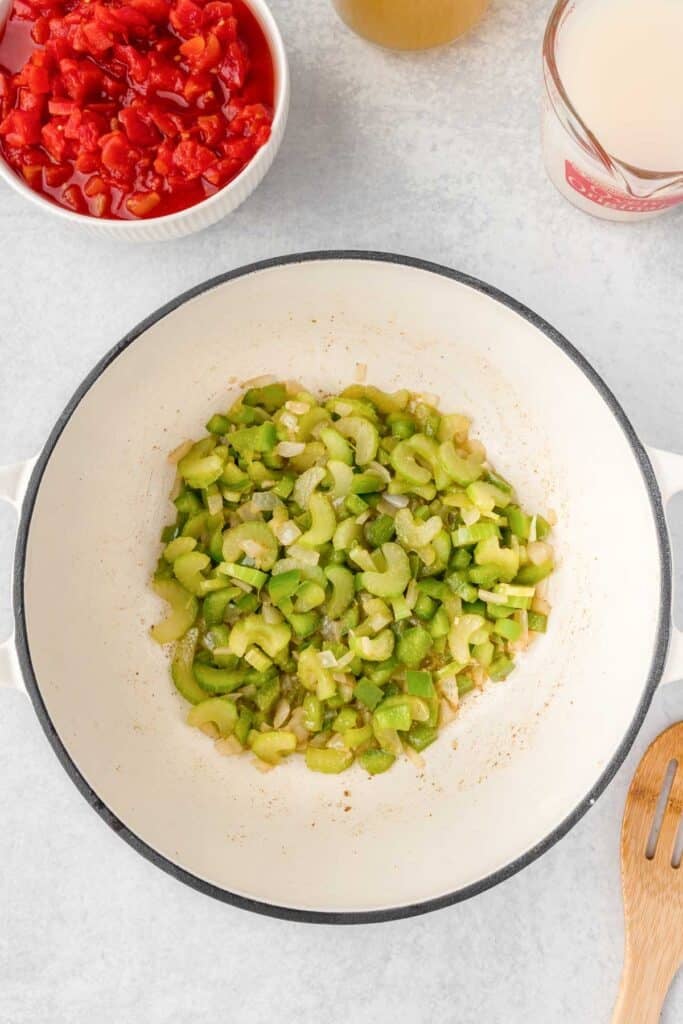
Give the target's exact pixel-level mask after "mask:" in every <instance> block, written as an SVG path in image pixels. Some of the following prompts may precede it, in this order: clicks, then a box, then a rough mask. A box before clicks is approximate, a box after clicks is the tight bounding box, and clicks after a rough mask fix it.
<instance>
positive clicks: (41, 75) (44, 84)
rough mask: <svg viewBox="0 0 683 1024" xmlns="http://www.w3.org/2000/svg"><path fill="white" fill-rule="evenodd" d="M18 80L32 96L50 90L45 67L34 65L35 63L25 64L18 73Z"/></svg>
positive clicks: (48, 77)
mask: <svg viewBox="0 0 683 1024" xmlns="http://www.w3.org/2000/svg"><path fill="white" fill-rule="evenodd" d="M18 81H19V82H20V83H21V85H25V86H26V88H27V89H28V91H29V92H31V93H33V95H34V96H38V95H40V94H41V93H48V92H49V91H50V76H49V74H48V72H47V68H44V67H36V65H35V64H27V65H26V66H25V67H24V70H23V71H22V73H21V75H19V78H18Z"/></svg>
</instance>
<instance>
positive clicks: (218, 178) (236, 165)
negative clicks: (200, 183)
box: [203, 158, 243, 188]
mask: <svg viewBox="0 0 683 1024" xmlns="http://www.w3.org/2000/svg"><path fill="white" fill-rule="evenodd" d="M242 166H243V165H242V164H241V163H240V161H239V160H229V159H227V158H225V159H223V160H216V161H215V163H213V164H212V165H211V167H208V168H207V169H206V170H205V171H204V175H203V177H204V178H206V180H207V181H208V182H209V184H211V185H213V186H214V187H215V188H223V187H224V186H225V185H227V184H228V182H229V181H232V179H233V178H234V177H236V176H237V174H239V172H240V169H241V167H242Z"/></svg>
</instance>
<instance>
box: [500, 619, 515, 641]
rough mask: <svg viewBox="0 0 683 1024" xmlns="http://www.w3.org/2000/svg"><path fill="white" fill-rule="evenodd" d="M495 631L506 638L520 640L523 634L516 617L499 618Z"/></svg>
mask: <svg viewBox="0 0 683 1024" xmlns="http://www.w3.org/2000/svg"><path fill="white" fill-rule="evenodd" d="M493 632H494V633H497V634H498V636H502V637H503V638H504V639H505V640H512V641H514V640H519V638H520V636H521V635H522V627H521V626H520V624H519V622H517V621H516V620H515V619H498V620H497V621H496V623H495V624H494V626H493Z"/></svg>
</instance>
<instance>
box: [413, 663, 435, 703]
mask: <svg viewBox="0 0 683 1024" xmlns="http://www.w3.org/2000/svg"><path fill="white" fill-rule="evenodd" d="M406 691H407V693H411V694H413V695H414V696H415V697H435V696H436V690H435V689H434V683H433V682H432V674H431V672H416V671H415V670H414V669H409V670H408V671H407V672H406Z"/></svg>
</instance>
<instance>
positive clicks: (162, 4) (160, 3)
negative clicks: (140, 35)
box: [129, 0, 170, 22]
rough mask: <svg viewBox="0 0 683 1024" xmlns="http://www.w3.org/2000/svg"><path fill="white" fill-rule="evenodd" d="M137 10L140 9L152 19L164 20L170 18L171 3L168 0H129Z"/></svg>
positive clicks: (154, 20) (156, 20)
mask: <svg viewBox="0 0 683 1024" xmlns="http://www.w3.org/2000/svg"><path fill="white" fill-rule="evenodd" d="M129 4H130V6H131V7H133V8H134V9H135V10H136V11H140V12H141V13H142V14H144V15H145V17H146V18H148V19H149V20H150V21H153V22H163V21H167V20H168V15H169V11H170V4H168V3H167V2H166V0H129Z"/></svg>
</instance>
